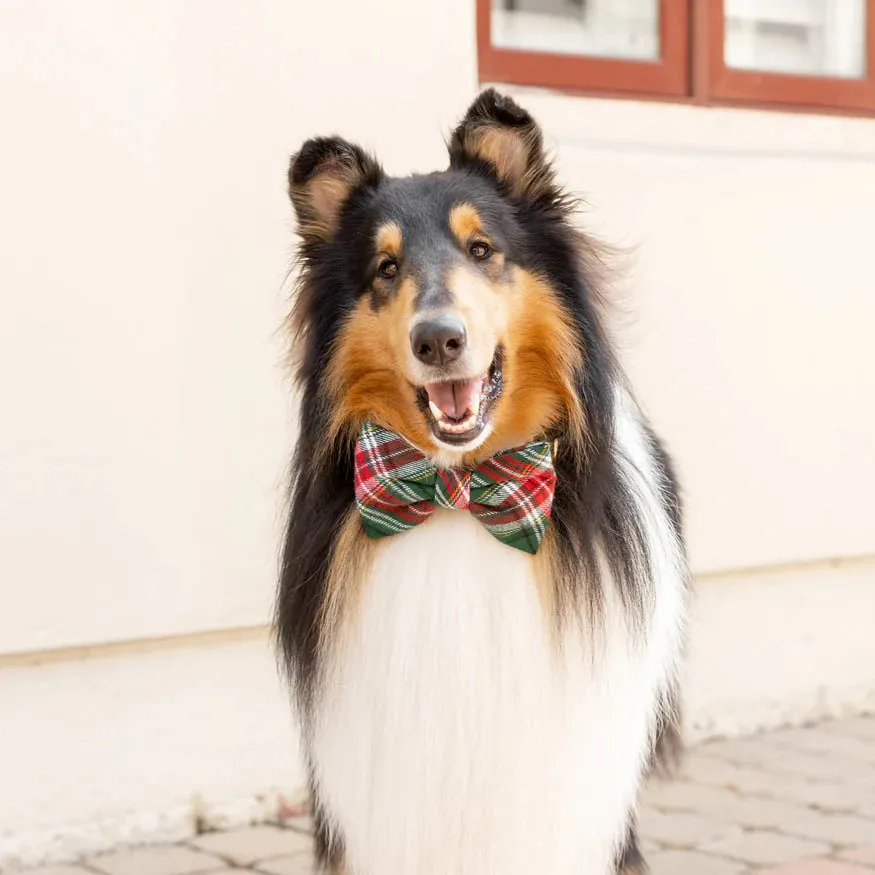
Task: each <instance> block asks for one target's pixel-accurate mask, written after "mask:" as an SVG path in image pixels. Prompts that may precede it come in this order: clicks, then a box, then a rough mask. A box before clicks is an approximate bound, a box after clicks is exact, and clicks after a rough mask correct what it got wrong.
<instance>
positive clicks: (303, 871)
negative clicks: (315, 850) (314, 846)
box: [254, 854, 316, 875]
mask: <svg viewBox="0 0 875 875" xmlns="http://www.w3.org/2000/svg"><path fill="white" fill-rule="evenodd" d="M254 871H256V872H264V873H265V875H312V873H314V872H315V871H316V869H315V868H314V866H313V858H312V856H311V855H310V854H296V855H295V856H294V857H278V858H277V859H276V860H266V861H265V862H264V863H259V864H258V867H257V868H256V869H255V870H254Z"/></svg>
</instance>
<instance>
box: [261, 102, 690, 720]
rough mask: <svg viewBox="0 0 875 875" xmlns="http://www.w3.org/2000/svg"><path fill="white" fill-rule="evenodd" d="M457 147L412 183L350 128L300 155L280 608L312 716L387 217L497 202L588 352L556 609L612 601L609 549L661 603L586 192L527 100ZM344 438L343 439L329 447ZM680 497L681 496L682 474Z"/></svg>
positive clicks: (558, 530) (565, 485)
mask: <svg viewBox="0 0 875 875" xmlns="http://www.w3.org/2000/svg"><path fill="white" fill-rule="evenodd" d="M448 148H449V154H450V165H449V169H448V170H446V171H443V172H441V173H436V174H431V175H429V176H425V177H413V178H410V179H401V180H399V179H391V178H389V177H387V176H385V175H384V173H383V171H382V169H381V168H380V166H379V165H378V164H377V162H376V161H375V160H374V159H373V158H371V157H369V156H368V155H367V154H366V153H365V152H364V151H363V150H362V149H360V148H359V147H357V146H354V145H352V144H350V143H347V142H346V141H345V140H341V139H339V138H327V139H326V138H319V139H314V140H309V141H307V142H306V143H305V144H304V145H303V147H302V148H301V150H300V151H299V152H298V154H297V155H296V156H295V157H294V158H293V159H292V164H291V169H290V171H289V180H290V192H291V198H292V202H293V204H294V207H295V210H296V213H297V216H298V221H299V234H300V237H301V248H300V257H301V273H300V278H299V282H298V289H297V298H296V302H295V307H294V317H293V321H294V324H295V330H296V334H297V340H296V344H297V353H298V356H299V361H300V363H299V366H298V371H297V377H298V380H299V382H300V385H301V389H302V400H301V413H300V433H299V437H298V443H297V448H296V452H295V457H294V463H293V466H292V475H291V512H290V514H289V521H288V527H287V531H286V538H285V545H284V549H283V557H282V568H281V575H280V585H279V593H278V600H277V615H276V620H277V630H278V636H279V641H280V643H281V646H282V650H283V654H284V657H285V664H286V666H287V668H288V670H289V672H290V675H291V677H292V679H293V681H294V685H295V689H296V691H297V694H298V698H299V703H300V704H301V706H302V708H303V713H304V715H305V716H306V713H307V706H308V703H309V701H310V695H311V693H312V691H313V684H314V680H315V679H316V677H317V676H318V670H319V660H320V653H319V624H320V617H321V611H322V609H323V602H324V596H325V582H326V577H327V574H328V571H329V568H330V564H331V561H332V552H333V549H334V545H335V542H336V539H337V536H338V531H339V527H340V526H341V523H342V522H343V520H344V517H345V515H346V514H347V512H348V511H349V510H350V509H351V508H352V506H353V504H354V492H353V442H352V438H351V437H350V436H349V435H347V434H344V433H342V432H341V433H336V432H334V431H333V430H332V418H333V416H334V414H335V411H336V407H337V404H338V400H337V399H336V398H335V397H333V396H332V393H331V391H330V388H329V385H328V372H329V369H330V365H331V360H332V355H333V353H334V351H335V349H336V344H337V342H338V337H339V335H340V333H341V332H342V331H343V327H344V324H345V320H346V319H347V317H348V316H349V315H350V314H351V313H352V312H353V310H354V308H355V307H356V306H357V305H358V303H359V301H360V300H361V299H362V298H363V296H366V295H368V294H369V293H370V292H369V285H368V279H367V274H366V272H365V269H364V267H363V264H364V263H365V261H366V258H367V253H366V251H365V246H366V244H367V241H368V240H369V234H370V232H371V230H372V229H373V228H374V227H375V225H376V224H377V222H378V221H380V220H382V219H384V218H385V217H386V216H390V217H392V216H395V215H401V216H403V217H410V221H411V223H415V222H419V221H421V220H422V221H424V219H423V218H422V217H423V216H425V215H426V214H427V212H428V209H429V204H430V203H431V202H435V203H436V202H438V201H439V200H440V199H441V198H452V197H456V193H459V192H461V193H463V194H467V195H470V197H471V198H474V199H477V203H480V204H482V205H483V209H484V210H486V209H492V208H493V206H494V208H495V214H496V215H498V216H499V217H501V221H502V222H504V223H505V225H504V226H503V227H504V230H505V232H506V236H507V238H508V240H509V241H511V242H510V243H509V247H510V249H509V254H508V258H509V259H512V261H513V262H514V264H516V265H519V266H520V267H521V268H522V269H524V270H525V271H527V272H528V273H529V274H531V275H533V276H536V277H539V278H542V279H543V280H544V281H546V283H547V284H548V285H549V287H550V289H551V290H552V294H553V296H554V297H555V298H556V300H558V302H559V304H560V305H561V309H562V310H563V311H564V313H565V315H566V316H567V320H568V322H569V323H570V325H571V326H573V333H574V336H575V342H576V344H577V345H578V347H579V349H580V350H582V355H581V356H580V364H579V366H578V367H577V369H576V371H575V373H574V374H573V375H572V383H573V394H574V396H575V398H576V401H577V403H579V406H580V408H581V409H582V411H583V420H584V423H585V429H584V439H583V440H582V441H581V440H578V436H577V435H575V434H573V433H572V425H571V419H570V417H569V418H563V419H560V420H558V421H557V422H556V423H554V424H553V425H551V427H550V430H549V433H548V434H546V435H545V436H546V437H548V438H549V439H553V440H556V441H557V442H558V450H557V453H556V456H555V464H556V471H557V489H556V494H555V499H554V505H553V515H552V520H551V528H552V529H553V538H554V543H555V545H556V553H557V554H558V559H557V563H558V566H557V568H556V575H555V576H556V580H557V582H556V587H557V593H556V595H557V599H556V603H557V606H558V607H559V610H560V612H567V611H568V610H569V609H572V608H574V607H575V606H577V607H580V606H582V605H586V606H588V607H589V608H594V609H596V611H597V610H598V607H599V605H600V603H601V599H602V596H603V594H604V590H603V586H604V585H606V584H604V583H603V577H604V568H603V566H602V565H600V561H606V562H607V563H608V565H609V570H610V572H611V575H610V576H611V578H612V579H613V580H615V581H617V586H618V590H619V595H620V597H621V598H622V600H623V601H624V603H625V605H626V607H627V610H628V612H629V614H630V616H631V617H632V619H633V623H634V620H635V618H637V619H638V620H640V619H641V618H642V617H643V616H644V614H645V612H646V611H648V610H649V606H650V602H649V599H650V591H649V588H648V585H647V583H646V582H647V581H648V579H649V567H648V562H649V559H648V555H649V554H648V550H647V548H646V541H645V532H644V530H643V526H642V522H641V521H640V520H639V519H638V517H637V516H636V515H635V513H634V511H633V510H632V508H633V505H634V502H633V501H631V500H630V496H629V494H628V491H627V490H628V487H627V486H626V484H625V483H624V482H623V480H622V478H621V477H619V476H618V472H617V465H616V460H615V456H614V453H613V417H614V393H613V387H614V385H615V384H616V383H617V382H618V381H620V380H621V376H620V374H619V372H618V370H617V368H616V365H615V362H614V357H613V355H612V352H611V349H610V346H609V343H608V340H607V338H606V335H605V331H604V330H603V327H602V320H601V317H600V313H599V299H598V289H597V288H596V280H595V279H594V277H595V272H594V271H593V270H592V267H591V265H592V259H593V253H594V249H593V245H592V244H591V243H590V242H589V241H588V239H587V238H586V237H584V236H583V235H581V234H580V233H579V232H578V231H577V230H576V229H575V228H574V227H573V225H572V224H571V220H570V213H571V201H570V199H569V198H568V197H567V196H566V195H565V194H564V193H563V192H562V191H561V189H559V188H558V186H557V185H556V183H555V179H554V174H553V170H552V166H551V164H550V162H549V160H548V159H547V157H546V155H545V153H544V147H543V141H542V136H541V133H540V131H539V129H538V127H537V125H536V124H535V122H534V121H533V119H532V118H531V116H530V115H529V114H528V113H527V112H525V111H524V110H522V109H521V108H520V107H518V106H517V105H516V104H515V103H514V102H513V101H512V100H510V99H508V98H506V97H503V96H501V95H499V94H498V93H496V92H495V91H494V90H489V91H485V92H484V93H483V94H481V95H480V96H479V97H478V98H477V99H476V100H475V102H474V103H473V105H472V106H471V107H470V109H469V110H468V113H467V114H466V116H465V118H464V119H463V120H462V122H461V123H460V124H459V126H458V127H457V128H456V129H455V131H454V132H453V134H452V136H451V138H450V141H449V143H448ZM393 211H394V212H393ZM329 435H335V437H334V438H333V439H331V446H329V447H327V448H326V447H325V442H326V440H329V438H328V436H329ZM533 437H534V436H533ZM326 449H327V450H328V452H326ZM665 476H666V479H667V478H668V477H669V472H668V471H666V472H665ZM667 484H668V480H667ZM666 495H667V496H669V497H667V499H666V500H667V501H673V500H674V499H673V498H672V497H671V496H672V492H671V489H670V488H669V487H668V485H667V487H666ZM398 537H403V535H400V536H398ZM599 557H602V559H601V560H600V558H599ZM559 619H561V618H559Z"/></svg>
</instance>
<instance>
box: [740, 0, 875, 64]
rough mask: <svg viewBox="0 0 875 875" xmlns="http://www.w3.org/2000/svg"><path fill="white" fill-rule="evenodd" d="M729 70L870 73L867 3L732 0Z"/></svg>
mask: <svg viewBox="0 0 875 875" xmlns="http://www.w3.org/2000/svg"><path fill="white" fill-rule="evenodd" d="M725 10H726V12H725V14H726V24H725V29H724V33H725V37H724V46H723V52H724V60H725V63H726V66H727V67H735V68H737V69H741V70H759V71H763V72H769V73H790V74H797V75H807V76H840V77H845V78H852V79H854V78H861V77H862V76H864V75H865V73H866V3H865V0H726V2H725Z"/></svg>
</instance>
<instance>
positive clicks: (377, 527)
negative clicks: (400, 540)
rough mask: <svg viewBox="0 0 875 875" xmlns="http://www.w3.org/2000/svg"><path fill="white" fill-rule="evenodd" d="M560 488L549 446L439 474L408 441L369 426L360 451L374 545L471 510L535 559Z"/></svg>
mask: <svg viewBox="0 0 875 875" xmlns="http://www.w3.org/2000/svg"><path fill="white" fill-rule="evenodd" d="M555 486H556V472H555V471H554V470H553V459H552V454H551V452H550V444H548V443H546V442H545V441H541V442H538V443H532V444H528V445H527V446H524V447H519V448H517V449H515V450H507V451H506V452H503V453H497V454H496V455H494V456H493V457H492V458H491V459H488V460H487V461H485V462H483V463H482V464H480V465H478V466H477V467H476V468H474V469H470V470H469V469H466V468H447V469H442V468H436V467H435V466H434V465H433V464H432V463H431V462H430V461H429V460H428V459H427V458H426V457H425V456H424V455H422V453H420V452H419V450H417V449H416V448H415V447H413V446H411V445H410V444H409V443H407V441H406V440H404V438H402V437H399V436H398V435H397V434H395V433H394V432H391V431H389V430H388V429H385V428H381V427H380V426H379V425H374V424H373V423H371V422H366V423H365V424H364V426H363V427H362V431H361V435H360V436H359V439H358V443H357V444H356V448H355V495H356V502H357V504H358V508H359V512H360V513H361V517H362V524H363V525H364V527H365V531H366V532H367V534H368V535H369V536H370V537H372V538H383V537H385V536H386V535H396V534H398V533H399V532H403V531H406V530H407V529H412V528H413V527H414V526H418V525H419V524H420V523H423V522H425V521H426V520H427V519H428V518H429V517H430V516H431V514H432V513H433V512H434V511H435V509H436V508H438V507H446V508H457V509H459V510H469V511H470V512H471V513H472V514H474V516H475V517H477V519H478V520H480V522H481V523H483V525H484V526H486V528H487V530H488V531H489V532H490V533H491V534H492V535H494V536H495V537H496V538H498V540H499V541H501V542H502V543H503V544H508V545H509V546H511V547H516V548H517V549H518V550H524V551H525V552H526V553H536V552H537V551H538V547H539V546H540V544H541V539H542V538H543V537H544V532H546V530H547V521H548V520H549V518H550V507H551V505H552V504H553V491H554V488H555Z"/></svg>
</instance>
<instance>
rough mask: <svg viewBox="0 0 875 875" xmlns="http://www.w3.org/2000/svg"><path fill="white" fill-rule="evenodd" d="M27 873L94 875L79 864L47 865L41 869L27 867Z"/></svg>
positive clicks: (40, 874) (31, 874)
mask: <svg viewBox="0 0 875 875" xmlns="http://www.w3.org/2000/svg"><path fill="white" fill-rule="evenodd" d="M27 875H94V873H93V872H89V871H88V870H87V869H83V868H82V867H81V866H49V867H47V868H43V869H28V870H27Z"/></svg>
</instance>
